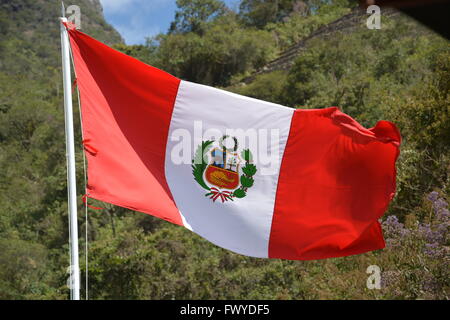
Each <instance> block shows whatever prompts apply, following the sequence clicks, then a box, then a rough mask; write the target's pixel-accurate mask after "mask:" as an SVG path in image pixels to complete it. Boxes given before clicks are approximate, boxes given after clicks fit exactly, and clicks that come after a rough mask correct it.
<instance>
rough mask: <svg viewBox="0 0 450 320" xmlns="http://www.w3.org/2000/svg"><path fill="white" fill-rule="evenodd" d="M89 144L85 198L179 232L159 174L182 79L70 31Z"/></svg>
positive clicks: (177, 218) (175, 213) (178, 219)
mask: <svg viewBox="0 0 450 320" xmlns="http://www.w3.org/2000/svg"><path fill="white" fill-rule="evenodd" d="M69 36H70V41H71V45H72V51H73V57H74V61H75V71H76V76H77V84H78V88H79V90H80V96H81V101H82V104H81V110H82V117H83V119H82V120H83V134H84V138H85V141H86V142H87V141H88V142H89V145H88V146H85V147H87V149H88V151H89V150H90V151H92V150H95V151H96V152H86V157H87V160H88V181H89V182H88V186H87V195H88V196H89V197H90V198H95V199H98V200H101V201H106V202H109V203H112V204H116V205H119V206H122V207H126V208H130V209H133V210H136V211H142V212H145V213H148V214H151V215H154V216H156V217H159V218H162V219H165V220H167V221H170V222H172V223H175V224H178V225H182V221H181V216H180V214H179V211H178V209H177V207H176V206H175V203H174V201H173V198H172V195H171V193H170V190H169V187H168V185H167V181H166V179H165V175H164V162H165V153H166V141H167V138H168V137H167V136H168V132H169V125H170V120H171V116H172V110H173V106H174V102H175V97H176V95H177V91H178V86H179V83H180V80H179V79H177V78H175V77H173V76H171V75H169V74H168V73H165V72H163V71H161V70H159V69H156V68H153V67H151V66H148V65H146V64H144V63H142V62H140V61H138V60H136V59H134V58H132V57H129V56H127V55H125V54H122V53H120V52H118V51H116V50H113V49H111V48H109V47H108V46H106V45H104V44H102V43H100V42H98V41H97V40H95V39H93V38H91V37H89V36H87V35H86V34H84V33H82V32H79V31H77V30H75V29H71V30H69Z"/></svg>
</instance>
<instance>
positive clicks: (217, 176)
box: [192, 135, 257, 202]
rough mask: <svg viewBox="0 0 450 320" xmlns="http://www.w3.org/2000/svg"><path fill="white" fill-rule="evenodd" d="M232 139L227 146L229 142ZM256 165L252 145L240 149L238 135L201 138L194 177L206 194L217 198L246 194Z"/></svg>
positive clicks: (243, 195)
mask: <svg viewBox="0 0 450 320" xmlns="http://www.w3.org/2000/svg"><path fill="white" fill-rule="evenodd" d="M230 141H232V142H231V143H232V146H231V147H227V145H226V142H230ZM256 171H257V169H256V166H255V165H254V164H253V163H252V153H251V151H250V149H244V150H242V151H241V153H239V143H238V140H237V138H236V137H230V136H228V135H224V136H222V137H221V138H220V139H219V141H217V142H216V141H214V140H206V141H202V143H201V145H199V146H198V147H197V150H196V152H195V155H194V159H193V160H192V173H193V175H194V179H195V181H197V183H198V184H199V185H200V186H201V187H203V188H204V189H206V190H207V191H208V192H207V193H206V194H205V196H207V197H209V198H210V199H212V201H213V202H215V201H216V200H217V199H219V198H220V200H221V201H222V202H225V201H228V200H231V201H234V198H244V197H245V196H246V195H247V192H248V189H249V188H251V187H252V186H253V184H254V182H255V181H254V179H253V176H254V175H255V174H256Z"/></svg>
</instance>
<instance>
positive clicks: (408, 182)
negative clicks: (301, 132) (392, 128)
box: [0, 0, 450, 299]
mask: <svg viewBox="0 0 450 320" xmlns="http://www.w3.org/2000/svg"><path fill="white" fill-rule="evenodd" d="M72 3H74V4H80V5H81V10H82V14H83V18H82V19H83V30H82V31H84V32H86V33H88V34H90V35H92V36H94V37H95V38H97V39H99V40H101V41H103V42H106V43H108V44H111V45H113V46H114V48H116V49H118V50H121V51H123V52H125V53H127V54H129V55H132V56H135V57H136V58H138V59H141V60H142V61H144V62H146V63H149V64H152V65H154V66H156V67H159V68H161V69H164V70H166V71H168V72H170V73H172V74H174V75H175V76H178V77H180V78H182V79H185V80H190V81H194V82H198V83H203V84H207V85H212V86H217V87H221V88H224V89H226V90H230V91H233V92H237V93H240V94H243V95H247V96H251V97H255V98H259V99H263V100H268V101H272V102H276V103H280V104H284V105H287V106H289V107H292V108H323V107H329V106H338V107H340V109H341V110H342V111H344V112H345V113H347V114H349V115H350V116H352V117H354V118H355V119H356V120H358V121H359V122H360V123H361V124H362V125H364V126H366V127H371V126H374V125H375V123H376V122H377V121H378V120H381V119H384V120H390V121H393V122H394V123H396V124H397V126H398V127H399V129H400V132H401V133H402V137H403V144H402V147H401V155H400V158H399V160H398V171H397V195H396V197H395V199H394V201H393V202H392V204H391V206H390V207H389V209H388V212H387V213H386V215H385V216H384V217H383V223H382V225H383V230H384V234H385V238H386V240H387V247H386V248H385V249H383V250H378V251H375V252H371V253H366V254H361V255H357V256H350V257H344V258H336V259H328V260H322V261H283V260H269V259H256V258H249V257H245V256H240V255H237V254H234V253H232V252H229V251H226V250H224V249H221V248H219V247H216V246H215V245H213V244H211V243H209V242H208V241H206V240H204V239H202V238H200V237H199V236H197V235H195V234H194V233H192V232H190V231H188V230H187V229H184V228H181V227H178V226H175V225H172V224H170V223H167V222H165V221H162V220H158V219H156V218H153V217H151V216H148V215H146V214H143V213H138V212H132V211H129V210H126V209H124V208H120V207H114V206H112V205H109V204H106V203H96V204H95V205H99V206H101V207H103V208H104V209H103V210H92V209H89V213H88V220H87V221H86V220H85V217H84V214H83V213H84V205H83V203H82V201H81V196H80V201H79V213H80V214H79V227H80V249H81V254H83V255H84V254H85V239H86V235H85V233H84V230H85V227H86V224H88V227H89V228H88V239H89V250H88V252H89V292H90V298H91V299H173V298H175V299H325V298H331V299H389V298H390V299H448V298H449V296H450V292H449V279H450V274H449V270H450V264H449V237H448V228H449V205H448V202H449V200H450V185H449V183H450V181H449V176H450V175H449V173H450V143H449V141H450V104H449V89H450V88H449V86H450V48H449V43H448V41H447V40H445V39H443V38H441V37H440V36H439V35H436V34H434V33H433V32H431V31H429V30H428V29H426V28H425V27H423V26H421V25H419V24H418V23H416V22H415V21H414V20H411V19H409V18H407V17H405V16H403V15H401V14H396V15H392V16H383V17H382V28H381V30H369V29H367V28H366V25H365V19H364V15H360V16H361V17H362V18H361V19H360V20H358V19H356V20H352V22H351V23H352V24H353V25H352V27H351V28H346V31H345V32H342V31H340V30H339V29H336V30H332V28H329V30H330V32H326V33H320V32H318V33H317V34H320V36H319V35H317V36H315V32H316V31H317V30H320V28H322V27H325V26H327V25H330V24H331V25H332V23H333V22H334V21H336V20H338V19H341V18H343V17H345V16H346V15H348V14H351V13H352V12H355V11H352V10H355V5H354V3H353V2H351V1H346V0H335V1H325V0H304V1H296V0H279V1H268V0H267V1H265V0H242V1H241V4H240V10H239V11H238V12H234V11H232V10H230V9H228V8H227V7H226V6H225V5H224V4H223V3H222V2H221V1H219V0H177V4H178V11H177V13H176V15H175V17H174V21H173V23H172V25H171V27H170V29H169V30H168V31H167V33H164V34H160V35H158V36H156V37H152V38H148V39H147V43H146V45H134V46H127V45H125V44H124V43H123V41H122V39H121V38H120V36H119V35H118V34H117V32H116V31H114V30H113V29H112V28H111V27H110V26H109V25H108V24H107V23H106V22H105V21H104V19H103V17H102V14H101V12H100V11H99V10H98V8H99V2H98V1H95V0H94V1H91V0H85V1H81V0H80V1H72ZM59 12H60V9H59V1H31V0H12V1H3V0H2V1H1V2H0V169H1V170H0V204H1V205H0V299H67V298H68V294H69V291H68V289H67V287H66V280H67V278H68V274H67V272H66V271H67V267H68V266H69V255H68V226H67V222H68V217H67V201H66V197H67V190H66V169H65V165H66V162H65V143H64V141H65V140H64V117H63V109H62V83H61V69H60V51H59V50H60V49H59V27H58V22H57V21H55V17H57V16H58V14H59ZM327 30H328V29H327ZM306 38H307V39H308V41H304V42H302V44H301V46H298V47H301V51H299V52H298V53H296V54H295V55H291V56H290V58H289V59H292V61H290V62H289V68H279V69H277V68H273V69H270V70H269V69H267V68H266V69H265V70H269V71H270V72H264V73H262V72H258V71H261V70H264V67H265V66H267V65H268V64H269V63H270V62H271V61H273V60H274V59H277V58H278V57H280V56H283V52H286V50H289V48H292V47H293V46H294V47H295V45H296V44H298V43H300V42H301V41H302V40H304V39H306ZM249 76H251V77H250V78H249ZM245 79H251V81H248V80H246V81H243V80H245ZM77 117H78V115H77V116H76V117H75V118H77ZM76 127H77V133H76V139H77V141H78V142H79V143H78V145H77V175H78V177H77V178H78V190H79V194H80V195H81V193H82V191H80V190H83V188H84V176H83V163H82V154H81V148H80V142H81V138H80V130H79V129H80V128H79V122H77V123H76ZM81 263H82V266H81V267H82V272H83V277H84V271H85V269H86V265H85V262H84V259H83V258H82V259H81ZM370 265H378V266H379V267H380V268H381V270H382V288H381V289H380V290H370V289H368V288H367V286H366V280H367V277H368V274H367V273H366V269H367V267H368V266H370ZM84 280H85V279H83V281H82V284H83V286H84ZM83 290H84V288H83ZM83 292H84V291H83Z"/></svg>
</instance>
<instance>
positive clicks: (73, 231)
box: [60, 17, 80, 300]
mask: <svg viewBox="0 0 450 320" xmlns="http://www.w3.org/2000/svg"><path fill="white" fill-rule="evenodd" d="M60 20H61V22H67V19H66V18H65V17H62V18H60ZM61 52H62V69H63V86H64V118H65V131H66V157H67V188H68V195H69V199H68V201H69V220H70V224H69V228H70V230H69V231H70V263H71V268H70V276H71V286H70V290H71V299H72V300H80V265H79V257H78V221H77V191H76V176H75V145H74V133H73V107H72V83H71V75H70V44H69V37H68V33H67V29H66V28H65V26H64V25H63V24H62V23H61Z"/></svg>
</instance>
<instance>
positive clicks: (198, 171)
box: [192, 140, 214, 190]
mask: <svg viewBox="0 0 450 320" xmlns="http://www.w3.org/2000/svg"><path fill="white" fill-rule="evenodd" d="M213 142H214V141H210V140H207V141H202V144H201V145H200V146H199V147H198V148H197V150H196V151H195V155H194V159H193V160H192V163H193V164H192V173H193V175H194V179H195V181H197V182H198V184H199V185H201V186H202V187H203V188H205V189H206V190H209V187H208V186H207V185H206V183H205V181H204V180H203V172H204V171H205V169H206V167H207V165H208V161H207V158H206V153H207V152H208V151H209V150H210V149H211V147H212V143H213Z"/></svg>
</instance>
